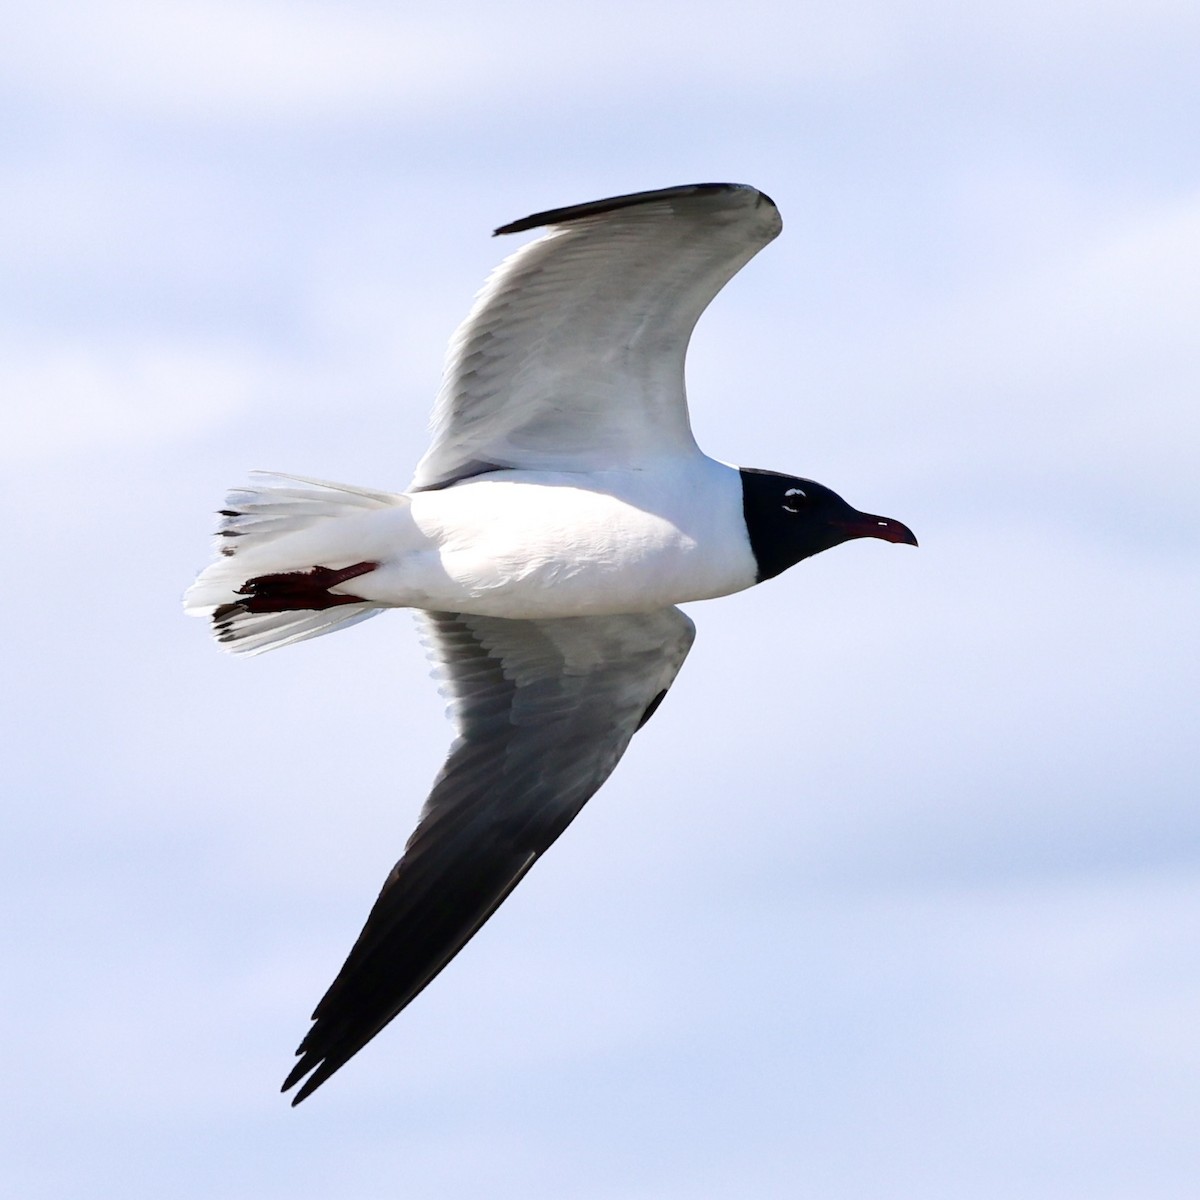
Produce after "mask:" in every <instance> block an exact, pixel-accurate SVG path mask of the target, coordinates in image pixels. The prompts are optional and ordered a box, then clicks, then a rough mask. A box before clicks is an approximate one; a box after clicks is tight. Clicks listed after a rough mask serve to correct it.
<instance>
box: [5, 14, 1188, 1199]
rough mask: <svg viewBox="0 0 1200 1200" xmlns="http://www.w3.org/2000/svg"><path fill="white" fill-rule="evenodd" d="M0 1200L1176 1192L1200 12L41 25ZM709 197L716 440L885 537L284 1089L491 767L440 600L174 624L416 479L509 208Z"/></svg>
mask: <svg viewBox="0 0 1200 1200" xmlns="http://www.w3.org/2000/svg"><path fill="white" fill-rule="evenodd" d="M5 26H6V31H7V32H6V36H5V38H4V39H3V42H2V44H0V104H2V105H3V107H4V109H5V112H6V117H5V120H4V122H3V130H4V132H3V135H2V137H0V230H2V233H0V274H2V277H3V278H4V279H5V280H6V281H7V286H6V287H4V288H3V289H0V402H2V403H3V406H4V412H5V436H4V437H3V439H0V463H2V464H3V475H2V478H3V479H4V482H5V491H6V499H7V503H6V508H7V512H8V516H9V520H8V528H7V542H8V544H7V547H6V550H5V561H6V563H7V566H8V572H7V576H8V579H9V583H8V586H7V587H6V589H5V610H6V621H5V627H6V629H7V630H8V648H9V649H8V654H7V655H6V659H7V664H8V665H7V666H6V671H5V675H6V678H7V679H8V681H9V686H8V688H6V689H5V693H4V707H5V724H6V726H7V727H8V728H9V729H10V730H11V731H12V732H11V733H9V734H8V736H7V737H6V743H7V744H8V746H9V750H8V753H7V755H6V765H5V780H6V786H5V792H6V793H7V795H8V797H9V799H8V803H7V805H6V806H5V807H6V813H7V814H8V815H7V820H6V830H5V833H4V836H3V838H2V839H0V889H2V890H3V896H4V904H5V910H6V912H7V913H8V914H9V916H8V919H7V920H6V921H5V922H4V923H3V927H2V929H0V939H2V943H0V951H2V953H3V960H4V962H5V963H6V965H7V969H6V970H5V971H4V973H3V979H2V980H0V998H2V1004H3V1012H4V1016H5V1020H6V1025H7V1029H8V1032H9V1049H8V1064H9V1065H8V1069H7V1072H6V1074H7V1087H6V1088H5V1089H4V1099H3V1100H2V1101H0V1130H2V1131H3V1132H2V1133H0V1189H2V1190H3V1192H4V1193H5V1194H6V1195H13V1196H21V1197H22V1198H23V1200H59V1198H64V1200H65V1198H70V1200H75V1198H77V1197H82V1196H86V1197H89V1198H92V1197H96V1198H108V1197H113V1198H114V1200H116V1198H120V1200H150V1198H154V1200H158V1198H160V1197H163V1196H170V1197H172V1198H173V1200H191V1198H193V1197H197V1198H198V1197H221V1200H285V1198H286V1200H318V1198H324V1197H329V1198H331V1200H332V1198H334V1197H336V1198H337V1200H384V1198H385V1197H386V1198H391V1197H394V1196H397V1195H403V1196H406V1197H413V1198H417V1197H424V1196H435V1195H436V1196H447V1195H449V1196H468V1195H470V1196H485V1197H488V1198H489V1200H507V1198H508V1197H518V1196H519V1197H521V1198H522V1200H542V1198H546V1200H549V1198H551V1197H553V1198H554V1200H562V1198H564V1197H570V1198H572V1200H574V1198H576V1197H578V1198H580V1200H617V1198H620V1200H685V1198H686V1200H696V1198H697V1197H704V1198H705V1200H708V1198H710V1197H711V1198H714V1200H725V1198H728V1200H734V1198H737V1200H742V1198H744V1197H747V1196H753V1197H756V1198H758V1200H794V1198H796V1197H803V1198H805V1200H808V1198H812V1200H879V1198H881V1197H886V1198H887V1200H908V1198H912V1200H941V1198H945V1200H1011V1198H1012V1197H1014V1196H1020V1197H1021V1198H1022V1200H1167V1198H1170V1200H1176V1198H1178V1200H1184V1198H1188V1200H1190V1197H1191V1196H1192V1195H1194V1191H1195V1181H1196V1179H1197V1178H1198V1177H1200V1142H1198V1141H1197V1136H1196V1128H1197V1120H1196V1118H1197V1114H1198V1113H1200V1032H1198V1029H1200V1021H1198V1018H1197V1014H1198V1013H1200V952H1198V947H1200V873H1198V872H1197V866H1198V864H1200V810H1198V807H1197V802H1196V793H1197V790H1198V789H1197V783H1196V780H1197V767H1198V765H1200V763H1198V759H1200V753H1198V751H1197V740H1198V734H1200V730H1198V728H1197V678H1196V676H1197V663H1198V662H1200V644H1198V643H1200V635H1198V633H1197V620H1196V616H1197V609H1198V601H1200V555H1198V553H1197V551H1198V548H1200V536H1198V535H1197V517H1196V513H1197V506H1198V504H1200V494H1198V493H1200V487H1198V485H1197V467H1196V463H1197V452H1198V448H1200V418H1198V416H1197V396H1198V395H1200V349H1198V346H1200V337H1198V336H1197V325H1198V323H1200V151H1198V150H1197V139H1196V118H1197V112H1198V111H1200V84H1198V83H1197V74H1196V63H1197V61H1200V13H1198V10H1197V8H1196V6H1195V4H1194V3H1193V2H1192V0H1161V2H1154V0H1150V2H1147V0H1138V2H1137V3H1134V2H1133V0H1115V2H1114V3H1111V4H1107V5H1104V6H1096V5H1088V4H1082V3H1076V2H1074V0H1071V2H1056V3H1051V4H1049V5H1046V4H1044V3H1042V4H1033V3H1025V2H1017V3H1012V2H1009V3H1005V4H999V3H992V2H991V0H989V2H987V3H984V4H976V5H972V6H969V7H967V6H963V5H956V4H950V3H946V2H944V0H942V2H938V0H927V2H924V3H922V2H919V0H907V2H906V0H901V2H899V3H896V2H889V3H883V2H882V0H879V2H872V0H863V2H861V3H851V4H846V3H837V4H834V3H827V4H818V3H814V4H803V3H802V4H782V3H766V2H761V3H753V2H751V3H748V4H743V5H739V6H737V8H736V9H735V8H734V7H732V6H720V5H717V4H707V3H704V2H702V0H701V2H696V3H688V4H683V3H664V4H650V5H645V4H634V3H617V4H612V5H608V6H605V7H604V8H600V7H597V6H594V5H588V6H582V5H580V6H571V5H563V4H561V3H557V4H548V3H547V4H538V3H528V2H517V3H510V4H507V5H504V6H493V5H483V4H477V3H463V4H458V5H455V6H453V7H452V8H451V9H443V8H442V7H440V6H427V7H426V8H424V9H422V8H420V7H418V6H415V5H408V6H401V5H389V4H385V3H353V2H352V3H345V2H343V3H339V4H332V3H315V2H312V3H306V2H296V0H293V2H291V3H288V4H284V3H271V2H268V0H241V2H239V3H231V2H230V3H216V2H198V0H196V2H188V0H162V2H157V3H155V2H151V0H142V2H135V0H96V2H94V3H91V4H89V5H86V6H79V5H75V4H69V3H65V2H60V3H53V2H51V3H42V4H39V5H37V6H24V7H17V6H10V11H9V12H7V13H6V18H5ZM709 179H728V180H734V181H738V182H746V183H751V184H754V185H755V186H758V187H761V188H763V189H764V190H765V191H767V192H768V193H770V194H771V195H772V196H773V197H774V198H775V200H776V201H777V203H778V204H779V206H780V209H781V211H782V213H783V216H784V224H785V229H784V234H783V236H782V237H781V238H780V240H779V241H778V242H776V243H774V244H773V245H772V246H771V247H770V248H769V249H768V250H767V251H765V252H764V253H763V254H762V256H761V257H760V258H759V259H757V260H756V261H755V262H754V263H752V264H751V265H750V266H749V267H748V268H747V269H746V270H745V271H744V273H743V274H742V275H741V276H739V277H738V279H737V280H735V281H734V283H733V284H732V285H731V286H730V287H729V289H728V290H727V292H725V293H724V294H723V295H722V296H721V297H720V298H719V299H718V300H717V302H716V303H715V304H714V306H713V309H712V310H711V311H710V313H709V314H708V315H706V316H705V318H704V320H703V321H702V323H701V325H700V328H699V331H698V334H697V337H696V342H695V345H694V347H693V353H692V356H691V360H690V390H691V395H692V408H693V417H694V425H695V428H696V431H697V435H698V437H699V440H700V441H701V444H702V445H703V446H704V447H705V449H707V450H708V451H709V452H710V453H712V454H714V455H715V456H717V457H720V458H723V459H727V460H729V461H733V462H737V463H740V464H744V465H753V466H764V467H772V468H776V469H781V470H788V471H794V472H796V473H798V474H803V475H809V476H812V477H814V478H817V479H820V480H822V481H823V482H825V483H827V484H829V485H830V486H832V487H835V488H836V489H837V490H838V491H839V492H841V493H842V494H844V495H845V496H846V497H847V498H848V499H849V500H850V501H851V502H852V503H855V504H856V505H858V506H860V507H862V508H865V509H868V510H870V511H879V512H884V513H887V514H888V515H890V516H895V517H897V518H899V519H901V520H904V521H906V522H907V523H908V524H910V525H911V526H912V527H913V529H914V530H915V531H916V532H917V534H918V536H919V537H920V539H921V548H920V550H919V551H915V552H914V551H909V550H907V549H897V548H894V547H889V546H885V545H884V544H882V543H869V544H865V543H856V544H853V545H850V546H847V547H843V548H840V549H839V550H837V551H835V552H832V553H830V554H827V555H823V556H821V557H820V558H819V559H816V560H813V561H812V562H809V563H805V564H803V565H802V566H800V567H799V568H797V569H796V570H795V571H792V572H789V573H788V574H786V575H784V576H783V577H781V578H780V579H779V580H777V581H774V582H773V583H771V584H768V585H767V586H765V587H763V588H760V589H756V590H754V591H752V592H749V593H746V594H744V595H742V596H739V597H733V598H730V599H727V600H724V601H719V602H715V603H711V604H702V605H694V606H691V615H692V616H693V618H694V619H695V620H696V622H697V624H698V626H699V637H698V641H697V645H696V648H695V650H694V651H693V654H692V656H691V658H690V660H689V662H688V663H687V665H686V666H685V668H684V670H683V672H682V674H681V676H680V679H679V682H678V685H677V687H676V688H675V690H674V691H673V692H672V694H671V697H670V700H669V701H668V702H667V703H666V704H665V705H664V706H663V709H662V711H661V713H660V714H659V715H658V716H657V717H656V719H655V720H654V722H653V723H652V724H651V725H650V726H649V727H648V728H647V730H646V731H645V732H644V733H643V734H642V735H640V736H639V737H638V738H637V739H636V740H635V742H634V745H633V747H632V749H631V751H630V753H629V755H628V756H627V758H626V760H625V762H624V763H623V764H622V766H621V767H620V769H619V770H618V771H617V773H616V774H615V775H614V777H613V779H612V780H611V781H610V783H609V784H608V785H607V786H606V787H605V789H604V790H603V791H602V792H601V793H600V794H599V796H597V798H596V799H595V800H594V801H593V802H592V803H591V805H589V807H588V808H587V809H586V810H585V812H584V814H583V815H582V816H581V817H580V819H579V820H578V822H577V823H576V825H575V826H573V827H572V828H571V830H569V831H568V833H567V834H566V835H565V836H564V837H563V839H562V840H561V841H560V842H559V843H558V844H557V845H556V846H555V847H554V849H553V851H552V852H551V853H550V854H549V855H548V856H547V857H546V859H545V860H544V861H543V862H542V863H541V864H539V866H538V867H537V868H536V869H535V870H534V872H533V873H532V874H531V875H530V876H529V878H528V879H527V880H526V881H525V882H524V883H523V884H522V885H521V887H520V888H519V889H518V891H517V892H516V893H514V895H513V897H512V898H511V899H510V901H509V902H508V903H507V904H506V905H505V906H504V908H503V909H502V910H501V912H500V913H499V914H498V915H497V916H496V917H495V918H494V919H493V921H492V922H491V923H489V925H488V926H487V928H486V929H485V930H484V931H483V932H482V933H481V934H480V935H479V937H478V938H477V939H476V940H475V941H474V942H473V943H472V944H471V946H470V947H469V949H468V950H467V951H466V952H465V953H464V954H463V955H462V956H461V958H460V959H458V960H456V961H455V963H454V964H453V965H452V966H451V967H450V968H449V969H448V970H447V971H446V973H445V974H444V975H443V976H442V977H441V978H440V979H439V980H438V981H437V982H436V983H435V984H434V985H433V986H432V987H431V988H430V989H429V991H428V992H427V993H426V994H425V995H424V996H422V997H421V999H419V1000H418V1001H417V1002H416V1003H415V1004H414V1005H413V1007H412V1008H411V1009H410V1010H408V1011H407V1012H406V1013H405V1014H404V1015H403V1016H402V1017H401V1018H400V1019H399V1020H397V1021H396V1022H395V1023H394V1024H393V1025H392V1026H391V1027H390V1028H389V1029H388V1030H387V1031H386V1032H385V1033H384V1034H383V1035H381V1037H380V1038H378V1039H377V1040H376V1041H375V1042H374V1043H372V1044H371V1046H370V1047H368V1049H367V1050H366V1051H365V1052H364V1053H363V1054H361V1055H360V1056H359V1057H358V1058H357V1059H355V1060H354V1061H353V1062H352V1063H351V1064H350V1065H349V1066H347V1067H346V1068H345V1069H344V1070H343V1071H342V1072H341V1073H340V1074H338V1075H337V1076H336V1077H335V1078H334V1079H333V1080H332V1081H331V1082H330V1083H329V1084H327V1085H326V1086H325V1087H324V1088H323V1089H322V1090H321V1091H320V1092H318V1093H317V1094H316V1095H315V1096H314V1097H313V1098H312V1099H311V1100H309V1101H307V1102H306V1103H305V1104H304V1105H303V1106H302V1107H301V1108H299V1109H297V1110H295V1111H293V1110H291V1109H289V1108H288V1106H287V1103H286V1101H285V1100H284V1099H283V1098H282V1097H280V1096H279V1095H278V1094H277V1088H278V1085H279V1083H280V1081H281V1080H282V1078H283V1075H284V1074H285V1072H286V1070H287V1069H288V1067H289V1065H290V1063H291V1054H292V1050H293V1049H294V1046H295V1044H296V1042H297V1041H298V1040H299V1038H300V1037H301V1035H302V1034H303V1033H304V1031H305V1029H306V1027H307V1016H308V1013H309V1011H310V1010H311V1008H312V1005H313V1004H314V1003H315V1001H316V1000H317V998H318V997H319V996H320V994H321V992H322V990H323V989H324V987H325V986H326V984H327V983H328V982H329V980H330V979H331V978H332V975H333V973H334V972H335V971H336V969H337V967H338V966H339V964H340V962H341V960H342V957H343V955H344V953H345V951H346V950H347V949H348V947H349V945H350V943H351V941H352V940H353V938H354V936H355V934H356V933H357V931H358V928H359V925H360V922H361V920H362V918H363V917H364V915H365V913H366V911H367V908H368V906H369V904H370V902H371V900H372V899H373V897H374V895H375V892H376V890H377V889H378V886H379V884H380V883H381V882H382V879H383V877H384V875H385V874H386V872H387V870H388V868H389V867H390V865H391V863H392V861H393V860H394V858H395V857H396V855H397V854H398V852H399V850H400V848H401V846H402V844H403V841H404V839H405V837H406V836H407V833H408V830H409V828H410V826H411V823H412V821H413V818H414V816H415V813H416V810H417V807H418V806H419V804H420V802H421V800H422V799H423V797H424V795H425V792H426V789H427V786H428V783H429V781H430V779H431V778H432V776H433V773H434V772H435V770H436V768H437V766H438V764H439V762H440V760H441V756H442V754H443V752H444V749H445V746H446V745H447V743H448V740H449V727H448V726H447V725H446V724H445V723H444V721H443V719H442V715H441V709H442V705H441V702H440V701H439V699H438V697H437V695H436V693H435V690H434V686H433V684H432V683H431V682H430V681H429V680H428V678H427V675H428V668H427V666H426V664H425V662H424V659H423V657H422V654H421V651H420V648H419V646H418V644H417V640H416V637H415V633H414V630H413V628H412V623H411V621H409V620H408V619H407V618H406V617H405V616H404V615H403V614H397V615H394V616H391V617H387V618H383V619H380V620H377V621H373V622H370V623H369V624H367V625H364V626H362V627H359V628H355V629H352V630H348V631H346V632H344V633H339V634H337V635H335V636H332V637H329V638H326V639H322V640H320V641H317V642H314V643H310V644H306V645H302V646H298V647H294V648H290V649H287V650H284V651H281V652H279V653H278V654H272V655H268V656H266V657H263V658H260V659H256V660H251V661H235V660H232V659H229V658H227V657H225V656H223V655H221V654H219V653H218V652H217V651H216V649H215V648H214V646H213V645H212V644H211V642H210V641H209V639H208V638H207V636H206V634H205V631H204V629H203V627H202V625H201V624H200V623H198V622H190V621H186V620H185V619H184V618H183V616H182V615H181V612H180V609H179V603H178V597H179V594H180V593H181V592H182V590H183V589H184V587H185V586H186V585H187V584H188V582H189V581H190V579H191V577H192V575H193V573H194V572H195V571H196V570H197V569H199V568H200V567H201V566H203V565H204V563H205V562H206V561H207V559H208V554H209V549H208V535H209V532H210V527H211V524H212V518H211V512H212V510H213V509H215V508H216V507H217V506H218V505H219V503H220V500H221V497H222V493H223V490H224V488H225V487H226V486H228V485H231V484H235V483H238V482H240V481H241V480H242V479H243V477H244V474H245V472H246V471H247V470H248V469H251V468H268V469H277V470H284V471H294V472H298V473H304V474H313V475H317V476H321V477H325V478H332V479H344V480H346V481H347V482H352V483H361V484H364V485H373V486H379V487H396V488H398V487H402V486H403V485H404V484H405V483H406V482H407V480H408V478H409V475H410V473H411V470H412V467H413V465H414V464H415V462H416V460H417V458H418V457H419V456H420V454H421V452H422V450H423V448H424V445H425V440H426V435H425V424H426V420H427V415H428V410H429V406H430V403H431V400H432V396H433V392H434V390H435V388H436V384H437V378H438V371H439V367H440V362H441V357H442V352H443V347H444V345H445V342H446V339H447V337H448V335H449V334H450V332H451V330H452V329H453V327H454V326H455V324H456V323H457V322H458V320H459V319H460V318H461V317H462V315H463V314H464V313H465V311H466V308H467V305H468V303H469V301H470V298H471V296H472V294H473V292H474V291H475V289H476V288H477V287H478V286H479V284H480V283H481V282H482V279H483V277H484V276H485V274H486V273H487V271H488V270H489V269H490V268H491V267H492V266H493V265H494V263H495V262H496V261H497V260H498V258H499V256H500V255H501V254H502V253H503V252H505V251H506V250H507V249H509V248H511V245H512V244H513V243H512V242H505V243H503V244H502V243H500V242H496V241H493V240H492V239H490V237H489V236H488V235H489V231H490V230H491V229H492V228H493V227H494V226H496V225H497V224H500V223H501V222H503V221H507V220H511V219H513V218H516V217H519V216H522V215H524V214H525V213H528V212H532V211H534V210H537V209H542V208H546V207H549V206H552V205H557V204H565V203H572V202H576V201H583V200H588V199H592V198H595V197H598V196H602V195H608V194H612V193H615V192H622V191H630V190H637V189H643V188H651V187H658V186H666V185H671V184H677V183H685V182H695V181H700V180H709Z"/></svg>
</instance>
